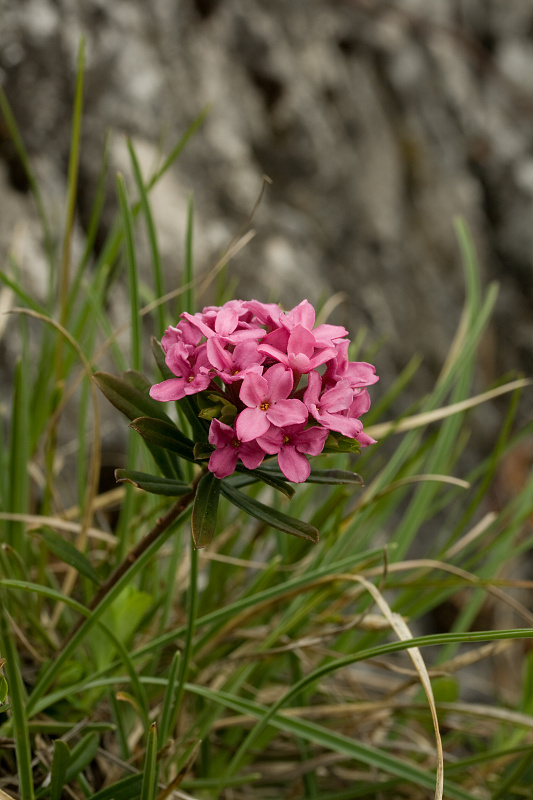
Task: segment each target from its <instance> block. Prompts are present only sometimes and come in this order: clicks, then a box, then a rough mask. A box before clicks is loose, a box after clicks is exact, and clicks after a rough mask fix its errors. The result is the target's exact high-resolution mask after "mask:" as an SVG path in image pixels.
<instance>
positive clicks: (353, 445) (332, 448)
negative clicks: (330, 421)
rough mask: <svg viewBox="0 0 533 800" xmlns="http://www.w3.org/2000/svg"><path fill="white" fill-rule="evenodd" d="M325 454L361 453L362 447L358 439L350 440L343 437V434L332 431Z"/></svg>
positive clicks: (327, 440)
mask: <svg viewBox="0 0 533 800" xmlns="http://www.w3.org/2000/svg"><path fill="white" fill-rule="evenodd" d="M323 452H324V453H358V454H359V453H361V445H360V444H359V442H358V441H357V439H349V438H348V437H347V436H343V435H342V433H337V432H336V431H330V433H329V436H328V438H327V439H326V444H325V446H324V451H323Z"/></svg>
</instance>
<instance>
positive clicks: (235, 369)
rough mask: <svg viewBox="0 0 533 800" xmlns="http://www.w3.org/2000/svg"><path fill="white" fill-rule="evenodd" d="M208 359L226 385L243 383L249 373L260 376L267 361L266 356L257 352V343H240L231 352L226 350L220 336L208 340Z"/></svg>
mask: <svg viewBox="0 0 533 800" xmlns="http://www.w3.org/2000/svg"><path fill="white" fill-rule="evenodd" d="M207 357H208V359H209V363H210V364H211V366H212V367H214V368H215V369H216V371H217V375H218V376H219V377H220V378H222V380H223V381H224V383H234V382H235V381H241V380H242V379H243V378H244V376H245V375H247V374H248V373H249V372H256V373H258V374H259V375H260V374H261V373H262V372H263V368H262V366H261V364H262V363H263V361H264V360H265V356H264V355H262V354H261V353H258V352H257V344H256V342H253V341H247V342H239V344H237V345H235V347H234V349H233V352H231V351H230V350H227V349H225V348H224V340H223V339H220V337H218V336H213V337H212V338H211V339H208V340H207Z"/></svg>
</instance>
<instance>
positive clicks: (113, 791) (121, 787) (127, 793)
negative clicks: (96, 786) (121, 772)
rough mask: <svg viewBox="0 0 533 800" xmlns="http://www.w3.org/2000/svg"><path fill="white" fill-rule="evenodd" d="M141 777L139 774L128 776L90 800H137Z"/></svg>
mask: <svg viewBox="0 0 533 800" xmlns="http://www.w3.org/2000/svg"><path fill="white" fill-rule="evenodd" d="M142 781H143V776H142V775H141V773H140V772H138V773H137V774H136V775H128V776H127V777H126V778H122V780H120V781H117V783H114V784H113V785H112V786H106V788H105V789H100V791H99V792H96V794H93V796H92V798H91V800H137V798H139V797H140V791H141V785H142Z"/></svg>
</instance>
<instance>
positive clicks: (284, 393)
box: [150, 300, 378, 483]
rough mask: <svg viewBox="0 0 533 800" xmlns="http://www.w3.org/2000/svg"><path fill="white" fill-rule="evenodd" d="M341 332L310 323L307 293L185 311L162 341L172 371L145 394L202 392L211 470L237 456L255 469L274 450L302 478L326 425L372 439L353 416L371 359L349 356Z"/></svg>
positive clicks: (176, 396) (167, 396)
mask: <svg viewBox="0 0 533 800" xmlns="http://www.w3.org/2000/svg"><path fill="white" fill-rule="evenodd" d="M347 334H348V331H347V330H346V329H345V328H343V327H342V326H339V325H326V324H322V325H318V326H316V327H315V310H314V308H313V306H312V305H311V304H310V303H309V302H308V301H307V300H303V301H302V302H301V303H300V304H299V305H297V306H295V307H294V308H293V309H291V310H290V311H287V312H285V311H283V310H282V309H281V308H280V306H278V305H275V304H274V303H261V302H259V301H257V300H247V301H242V300H231V301H230V302H228V303H225V304H224V305H223V306H220V307H219V306H208V307H206V308H204V309H203V311H202V312H200V313H197V314H188V313H186V312H184V313H183V314H182V315H181V318H180V320H179V322H178V324H177V325H176V326H175V327H170V328H168V330H167V331H166V332H165V334H164V336H163V339H162V341H161V344H162V347H163V350H164V352H165V361H166V364H167V366H168V368H169V369H170V371H171V372H172V373H173V375H174V377H172V378H169V379H167V380H165V381H162V382H161V383H158V384H156V385H155V386H152V388H151V390H150V395H151V396H152V397H153V398H154V399H156V400H162V401H168V400H180V399H182V398H183V397H185V396H186V395H194V394H197V393H199V392H206V394H205V398H208V399H209V402H207V401H206V402H202V409H203V410H202V415H203V417H204V419H205V418H206V417H207V418H209V419H211V424H210V428H209V442H210V443H211V444H212V445H213V446H214V447H215V449H214V451H213V453H212V454H211V456H210V458H209V463H208V468H209V470H210V471H211V472H213V473H214V475H216V477H217V478H225V477H227V476H229V475H231V474H232V473H233V472H234V470H235V468H236V466H237V463H238V461H239V460H240V461H241V462H242V463H243V464H244V466H245V467H246V468H247V469H255V468H257V467H258V466H259V464H261V463H262V461H263V459H264V458H265V456H274V455H275V456H277V460H278V464H279V467H280V469H281V471H282V472H283V474H284V475H285V477H286V478H287V479H288V480H290V481H294V482H295V483H301V482H303V481H305V480H306V479H307V478H308V477H309V474H310V469H311V468H310V464H309V460H308V456H315V455H318V454H319V453H321V452H322V450H323V448H324V445H325V442H326V439H327V437H328V435H329V433H330V432H335V433H337V434H341V435H342V436H344V437H348V438H350V439H353V440H356V441H357V442H358V443H359V445H360V446H361V447H366V446H367V445H369V444H372V443H373V442H374V439H372V438H371V437H370V436H368V434H366V433H365V432H364V431H363V423H362V422H361V420H360V417H361V415H362V414H364V413H365V412H366V411H367V410H368V408H369V405H370V396H369V394H368V391H367V390H366V387H367V386H370V385H371V384H373V383H375V382H376V381H377V380H378V378H377V376H376V374H375V369H374V367H373V366H372V365H371V364H367V363H366V362H355V361H350V360H349V356H348V346H349V340H348V339H347V338H346V337H347ZM300 384H301V385H300ZM206 390H208V391H206ZM217 396H218V397H219V401H218V402H217ZM203 397H204V396H203ZM207 406H209V408H207V411H206V407H207ZM219 409H220V410H219ZM224 409H232V413H231V414H225V415H224ZM235 410H236V412H235ZM213 416H214V418H212V417H213ZM221 416H223V418H224V419H225V420H226V422H229V423H230V424H226V422H222V421H221V420H220V419H219V418H217V417H221Z"/></svg>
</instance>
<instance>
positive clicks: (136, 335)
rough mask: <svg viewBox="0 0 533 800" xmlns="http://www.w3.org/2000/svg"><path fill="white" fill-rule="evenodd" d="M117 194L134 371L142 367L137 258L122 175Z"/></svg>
mask: <svg viewBox="0 0 533 800" xmlns="http://www.w3.org/2000/svg"><path fill="white" fill-rule="evenodd" d="M117 194H118V200H119V206H120V215H121V218H122V236H123V240H124V249H125V255H126V267H127V272H128V288H129V298H130V332H131V363H132V364H133V366H134V368H135V369H140V368H141V365H142V335H141V323H142V318H141V315H140V313H139V312H140V305H139V272H138V269H137V257H136V255H135V243H134V240H133V227H134V225H133V214H132V211H131V207H130V202H129V200H128V193H127V190H126V183H125V181H124V177H123V176H122V175H120V174H119V175H117Z"/></svg>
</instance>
